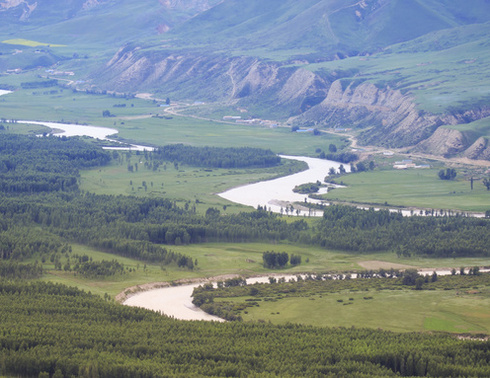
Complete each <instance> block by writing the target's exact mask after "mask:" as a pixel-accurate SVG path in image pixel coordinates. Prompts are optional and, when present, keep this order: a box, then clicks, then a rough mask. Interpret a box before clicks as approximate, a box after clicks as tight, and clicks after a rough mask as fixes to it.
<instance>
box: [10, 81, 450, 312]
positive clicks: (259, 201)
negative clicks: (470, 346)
mask: <svg viewBox="0 0 490 378" xmlns="http://www.w3.org/2000/svg"><path fill="white" fill-rule="evenodd" d="M8 93H11V92H10V91H5V90H0V96H2V95H6V94H8ZM18 123H28V124H35V125H43V126H46V127H49V128H52V129H54V130H61V132H57V133H56V134H54V135H57V136H67V137H69V136H89V137H92V138H96V139H100V140H107V141H110V142H113V143H115V144H117V143H120V142H118V141H114V140H112V139H110V138H108V137H109V136H110V135H114V134H117V133H118V130H116V129H111V128H107V127H100V126H85V125H75V124H65V123H56V122H43V121H18ZM107 148H108V149H118V150H140V151H142V150H147V151H152V150H153V148H152V147H145V146H140V145H129V146H128V145H125V146H121V147H107ZM281 157H282V158H285V159H294V160H299V161H303V162H305V163H307V164H308V169H307V170H305V171H303V172H299V173H296V174H293V175H290V176H286V177H281V178H278V179H275V180H268V181H262V182H258V183H254V184H249V185H244V186H241V187H238V188H233V189H230V190H228V191H226V192H224V193H221V194H219V195H220V196H221V197H222V198H225V199H227V200H229V201H232V202H236V203H240V204H243V205H247V206H253V207H257V206H258V205H260V206H267V208H268V209H269V208H270V209H271V210H272V211H275V212H280V211H281V210H284V208H285V207H286V206H287V205H288V204H290V203H293V202H304V201H305V198H307V197H306V196H305V195H302V194H298V193H294V192H293V191H292V189H293V188H294V187H295V186H297V185H301V184H304V183H308V182H316V181H317V180H318V181H320V182H323V179H324V178H325V176H327V175H328V171H329V169H330V168H332V167H333V168H335V169H336V170H338V168H339V166H340V163H337V162H334V161H329V160H323V159H315V158H309V157H301V156H281ZM345 168H346V169H348V168H349V167H348V166H346V167H345ZM307 200H308V201H310V202H312V200H311V199H307ZM299 214H300V215H305V214H306V211H301V212H300V213H299ZM310 215H315V214H310ZM425 273H426V274H429V273H432V270H427V271H425ZM437 273H438V274H439V275H444V274H450V270H447V269H446V270H438V271H437ZM291 277H293V276H286V277H285V278H286V279H289V278H291ZM255 282H268V278H267V277H255V278H249V279H247V283H249V284H253V283H255ZM198 285H200V283H196V284H191V285H182V286H172V287H165V288H161V289H153V290H149V291H144V292H139V293H137V294H135V295H133V296H131V297H130V298H128V299H126V300H125V301H124V304H125V305H128V306H138V307H144V308H147V309H150V310H155V311H160V312H162V313H164V314H166V315H168V316H172V317H175V318H177V319H182V320H214V321H223V319H221V318H218V317H216V316H212V315H209V314H207V313H205V312H203V311H202V310H201V309H199V308H197V307H196V306H194V305H193V304H192V298H191V295H192V291H193V290H194V288H195V287H197V286H198Z"/></svg>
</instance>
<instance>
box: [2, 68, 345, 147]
mask: <svg viewBox="0 0 490 378" xmlns="http://www.w3.org/2000/svg"><path fill="white" fill-rule="evenodd" d="M30 80H33V81H39V79H36V78H34V77H31V78H26V81H30ZM2 83H5V84H8V85H15V84H17V85H18V84H20V83H19V79H17V81H15V80H14V79H13V78H9V80H6V78H2V79H1V80H0V84H2ZM51 91H54V93H52V94H51V93H50V92H51ZM0 101H1V102H0V105H1V109H2V114H1V116H2V117H3V118H7V119H24V120H26V119H27V120H43V121H54V122H56V121H58V122H68V123H79V124H92V125H95V126H105V127H112V128H116V129H118V130H119V134H118V137H119V138H122V139H127V140H132V141H135V142H138V143H139V144H150V145H157V146H162V145H166V144H171V143H185V144H191V145H199V146H217V147H231V146H232V147H240V146H253V147H258V148H266V149H271V150H273V151H274V152H276V153H283V154H292V155H309V156H313V155H315V150H316V149H318V148H319V149H322V150H324V151H328V146H329V144H331V143H333V144H336V145H338V146H341V145H343V142H342V139H343V138H342V137H339V136H336V135H332V134H322V135H319V136H314V135H313V134H311V133H301V134H298V133H292V132H291V130H290V129H289V128H275V129H271V128H269V127H262V126H250V125H247V126H245V125H236V124H228V123H221V122H212V121H207V120H199V119H194V118H188V117H176V116H171V115H169V114H165V112H164V108H161V107H159V106H158V105H159V103H158V102H153V101H148V100H142V99H138V98H131V99H124V98H115V97H112V96H110V95H92V94H86V93H80V92H79V93H73V92H72V91H71V90H68V89H62V88H59V87H52V88H40V89H32V90H18V91H16V92H14V93H11V94H9V95H7V96H2V98H1V100H0ZM26 103H29V104H30V105H29V106H28V107H26V105H25V104H26ZM117 105H124V107H117ZM115 106H116V107H115ZM104 110H109V111H110V113H111V114H113V115H114V117H102V112H103V111H104ZM155 115H159V117H158V118H157V117H152V116H155Z"/></svg>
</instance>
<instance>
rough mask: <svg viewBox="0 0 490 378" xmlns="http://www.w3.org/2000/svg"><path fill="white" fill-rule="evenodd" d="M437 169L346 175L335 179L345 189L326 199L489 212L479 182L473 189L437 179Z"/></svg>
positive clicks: (488, 196) (489, 195)
mask: <svg viewBox="0 0 490 378" xmlns="http://www.w3.org/2000/svg"><path fill="white" fill-rule="evenodd" d="M438 171H439V170H437V169H413V170H384V171H371V172H362V173H356V174H348V175H345V176H342V177H339V178H338V179H336V181H337V182H340V181H342V182H343V183H344V184H346V185H347V188H339V189H335V190H331V191H330V192H329V193H328V194H326V195H325V196H324V197H325V198H326V199H328V200H334V201H346V202H355V203H365V204H378V205H385V204H388V205H391V206H403V207H418V208H424V209H436V210H438V209H455V210H461V211H480V212H481V211H486V210H489V209H490V192H489V191H487V190H486V188H485V187H484V185H483V184H482V183H481V181H479V180H475V182H474V185H473V190H471V187H470V181H469V179H466V178H460V177H457V178H456V180H454V181H447V180H440V179H439V178H438V176H437V173H438Z"/></svg>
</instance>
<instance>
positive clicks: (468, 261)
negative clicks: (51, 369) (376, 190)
mask: <svg viewBox="0 0 490 378" xmlns="http://www.w3.org/2000/svg"><path fill="white" fill-rule="evenodd" d="M71 245H72V250H73V251H72V253H71V254H68V257H69V258H70V263H71V264H72V265H74V263H75V259H74V257H73V256H74V255H79V256H83V255H87V256H88V257H89V258H92V260H93V261H102V260H106V261H111V260H117V261H118V262H119V263H121V264H123V265H124V268H125V270H126V273H125V274H123V275H116V276H111V277H105V278H95V279H94V278H84V277H81V276H75V275H74V273H73V272H65V271H64V270H55V266H54V263H52V262H50V261H49V260H46V262H44V263H43V267H44V269H45V274H44V276H43V278H42V279H43V280H46V281H52V282H59V283H63V284H66V285H68V286H77V287H79V288H82V289H84V290H87V291H91V292H92V293H97V294H100V295H104V294H106V293H107V294H109V295H110V296H111V297H114V296H116V295H117V294H119V293H120V292H122V291H124V290H125V289H126V288H128V287H131V286H135V285H142V284H146V283H152V282H163V281H165V282H171V281H176V280H180V279H196V278H211V277H216V276H222V275H229V274H237V275H241V276H245V277H251V276H258V275H266V276H267V275H272V274H287V275H289V274H292V275H294V274H299V273H305V272H313V273H327V272H357V271H363V270H365V269H380V268H384V269H389V268H390V267H393V268H394V269H404V268H410V267H412V268H418V269H424V268H426V269H434V268H455V269H457V270H458V269H459V268H460V267H461V266H466V267H469V266H488V265H490V261H489V260H488V259H485V258H458V259H450V258H447V259H424V258H419V257H413V258H398V257H397V256H396V255H395V254H394V253H389V252H388V253H373V254H356V253H348V252H342V251H334V250H327V249H323V248H320V247H317V246H309V245H299V244H286V243H284V244H283V243H279V244H274V245H271V244H269V243H238V244H234V243H204V244H191V245H181V246H167V249H170V250H172V251H174V252H177V253H182V254H185V255H187V256H189V257H192V259H193V260H197V262H198V264H197V266H196V267H195V269H194V270H193V271H189V270H187V269H183V268H178V267H177V266H175V265H170V266H164V267H162V266H161V265H159V264H151V263H145V262H142V261H138V260H134V259H131V258H126V257H121V256H118V255H114V254H111V253H107V252H104V251H100V250H96V249H94V248H90V247H87V246H83V245H79V244H71ZM265 251H275V252H287V253H288V254H289V255H291V254H295V255H300V256H301V258H302V263H301V265H298V266H295V267H291V266H288V267H286V268H284V269H276V270H270V269H266V268H264V266H263V264H262V253H263V252H265ZM68 257H67V256H65V255H63V256H61V260H60V262H61V263H62V265H65V263H66V262H67V261H68ZM36 260H38V261H39V260H40V259H39V257H36V256H34V257H33V258H31V259H30V260H29V261H26V262H34V261H36ZM130 270H132V271H131V272H130Z"/></svg>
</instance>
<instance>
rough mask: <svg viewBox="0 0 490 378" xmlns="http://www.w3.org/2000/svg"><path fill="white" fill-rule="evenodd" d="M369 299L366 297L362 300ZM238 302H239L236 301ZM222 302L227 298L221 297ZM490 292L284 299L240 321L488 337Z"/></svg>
mask: <svg viewBox="0 0 490 378" xmlns="http://www.w3.org/2000/svg"><path fill="white" fill-rule="evenodd" d="M369 297H372V299H369V300H367V299H365V298H369ZM242 299H243V298H242ZM227 300H228V299H227ZM489 307H490V291H489V289H488V288H483V289H482V290H474V293H473V292H471V291H470V290H468V291H464V290H447V291H446V290H381V291H377V290H370V291H356V292H349V291H345V292H341V293H329V294H323V295H315V294H313V295H308V296H305V297H287V298H283V299H279V300H277V301H261V302H259V306H258V307H249V308H248V309H247V311H248V313H247V314H243V313H242V317H243V319H244V321H258V320H263V321H270V322H271V323H273V324H287V323H300V324H305V325H313V326H322V327H325V326H328V327H352V326H354V327H367V328H381V329H384V330H390V331H395V332H423V331H443V332H452V333H489V332H490V317H489V316H488V308H489Z"/></svg>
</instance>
